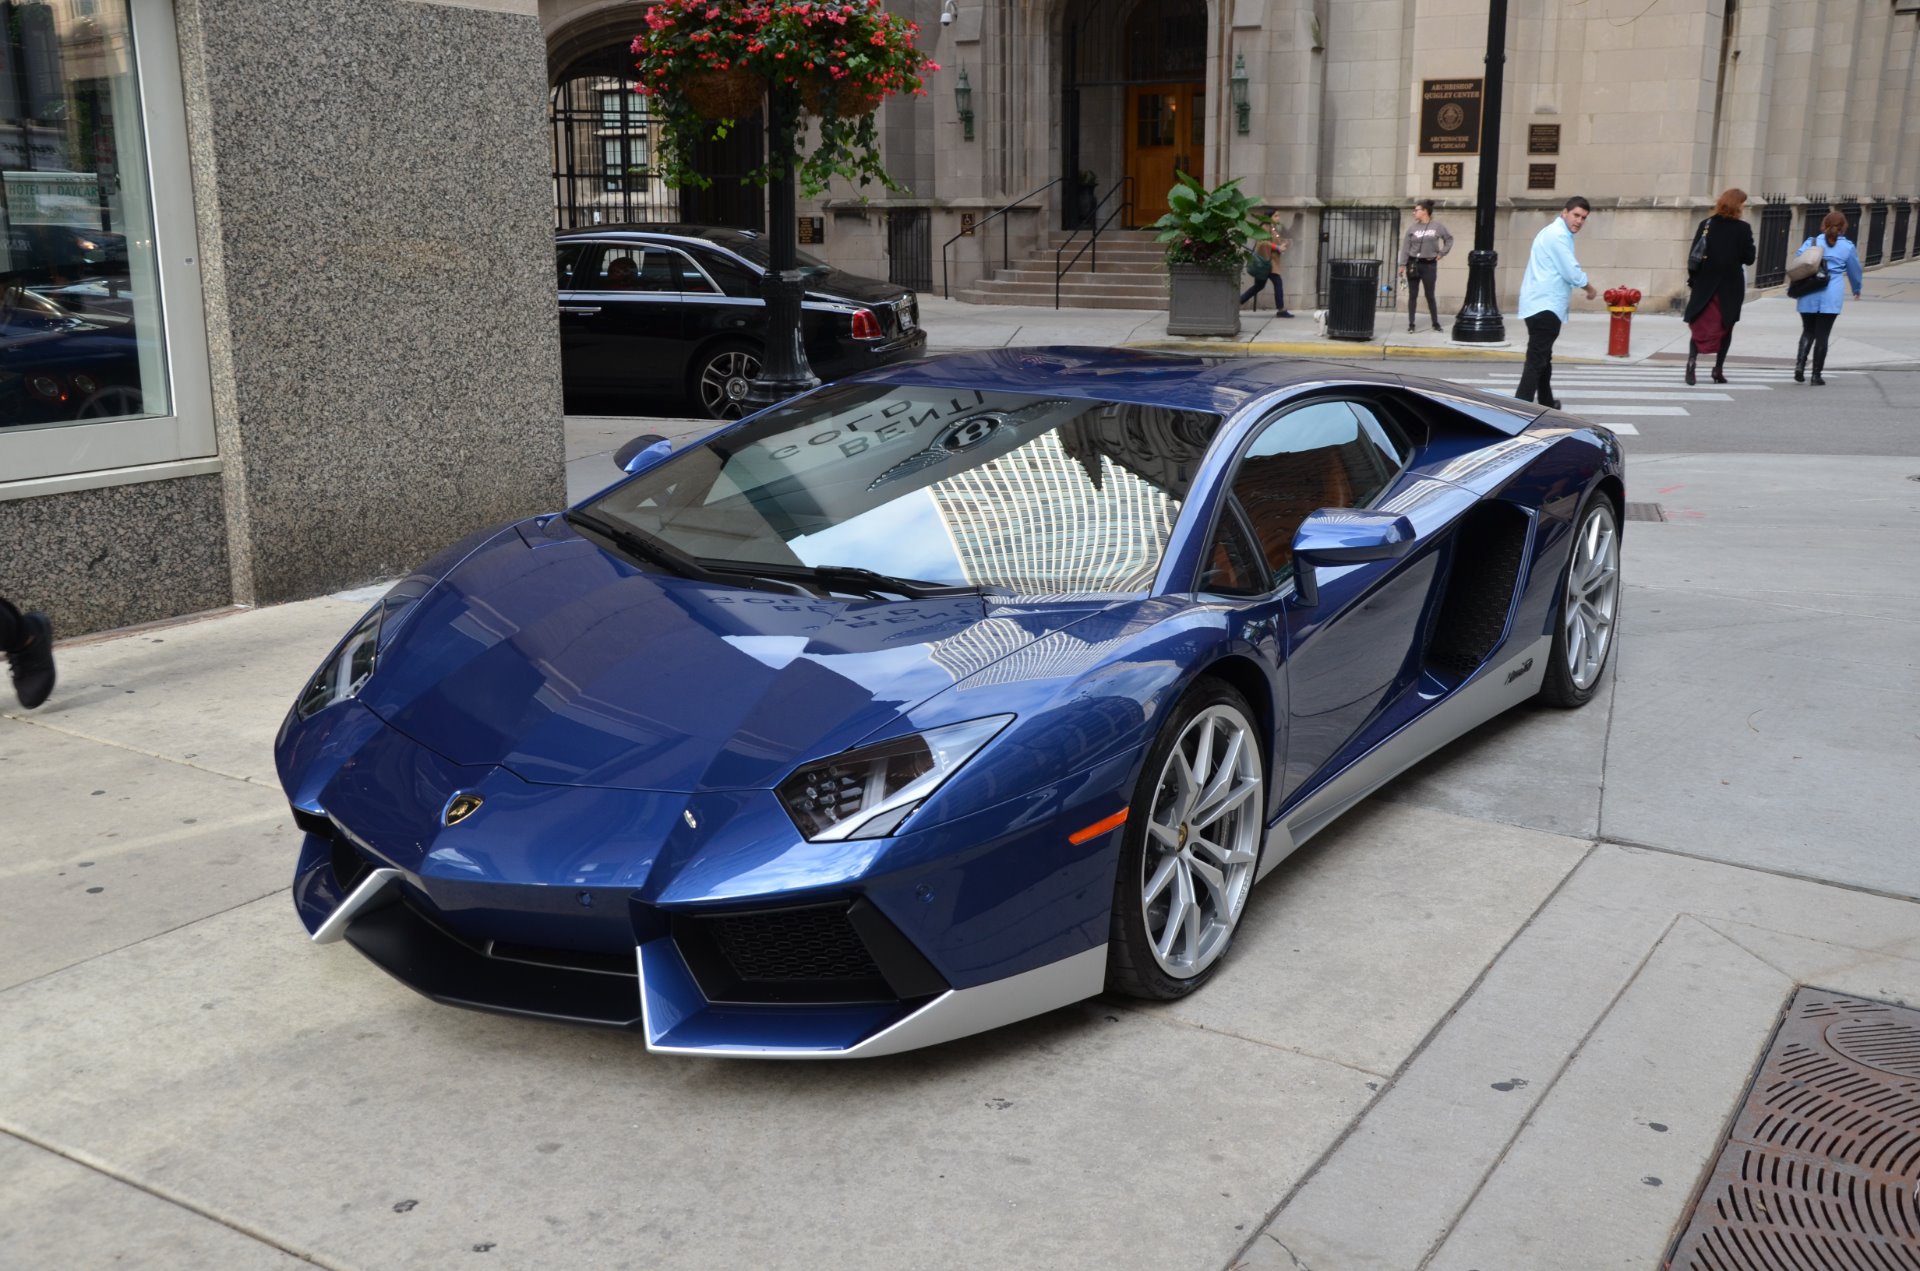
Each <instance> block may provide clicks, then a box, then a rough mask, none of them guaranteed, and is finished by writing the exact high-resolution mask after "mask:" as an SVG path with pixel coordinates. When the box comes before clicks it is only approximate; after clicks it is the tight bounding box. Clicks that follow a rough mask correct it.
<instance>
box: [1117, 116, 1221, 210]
mask: <svg viewBox="0 0 1920 1271" xmlns="http://www.w3.org/2000/svg"><path fill="white" fill-rule="evenodd" d="M1206 105H1207V89H1206V85H1204V84H1149V85H1134V86H1132V87H1130V88H1128V89H1127V175H1128V176H1130V177H1132V178H1133V209H1134V211H1133V220H1134V224H1136V225H1147V224H1150V223H1152V222H1153V221H1155V220H1157V219H1159V218H1160V217H1161V216H1163V215H1165V214H1166V211H1167V191H1169V190H1171V189H1172V188H1173V186H1174V173H1175V172H1185V173H1189V174H1190V175H1192V176H1193V177H1194V179H1195V180H1198V181H1205V180H1206V172H1205V171H1204V170H1203V169H1204V167H1205V162H1206V158H1205V156H1206V135H1207V124H1206Z"/></svg>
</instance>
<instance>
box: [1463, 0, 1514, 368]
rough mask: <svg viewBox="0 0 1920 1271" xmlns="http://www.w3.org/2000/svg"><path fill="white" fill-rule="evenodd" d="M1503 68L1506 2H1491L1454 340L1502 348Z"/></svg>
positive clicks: (1504, 59) (1505, 42)
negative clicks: (1497, 215)
mask: <svg viewBox="0 0 1920 1271" xmlns="http://www.w3.org/2000/svg"><path fill="white" fill-rule="evenodd" d="M1506 63H1507V0H1489V3H1488V6H1487V82H1486V89H1485V91H1486V96H1485V97H1484V98H1483V99H1482V102H1481V108H1480V189H1479V193H1478V195H1477V196H1476V197H1477V198H1478V200H1479V206H1478V207H1477V208H1475V210H1474V217H1473V250H1472V251H1470V252H1468V253H1467V298H1466V301H1465V303H1463V304H1462V305H1461V306H1460V312H1459V313H1457V314H1455V315H1454V319H1453V338H1454V339H1455V340H1458V341H1459V342H1461V343H1462V344H1504V343H1505V342H1506V339H1507V327H1506V323H1505V322H1504V321H1503V320H1502V319H1501V317H1500V293H1499V291H1498V290H1497V288H1496V287H1495V285H1494V268H1495V267H1496V266H1497V265H1499V263H1500V253H1498V252H1496V251H1494V250H1493V214H1494V210H1495V209H1494V203H1495V201H1496V200H1497V199H1498V197H1499V193H1500V88H1501V81H1502V79H1503V78H1504V76H1505V73H1506Z"/></svg>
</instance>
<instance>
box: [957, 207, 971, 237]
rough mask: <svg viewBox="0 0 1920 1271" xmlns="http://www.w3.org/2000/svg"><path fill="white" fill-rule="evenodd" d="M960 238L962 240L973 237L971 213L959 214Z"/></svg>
mask: <svg viewBox="0 0 1920 1271" xmlns="http://www.w3.org/2000/svg"><path fill="white" fill-rule="evenodd" d="M960 237H962V238H972V237H973V213H972V212H962V213H960Z"/></svg>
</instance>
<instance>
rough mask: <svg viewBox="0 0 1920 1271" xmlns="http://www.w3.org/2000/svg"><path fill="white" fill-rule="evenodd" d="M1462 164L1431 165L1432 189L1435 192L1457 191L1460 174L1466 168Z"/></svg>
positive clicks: (1444, 163) (1442, 163)
mask: <svg viewBox="0 0 1920 1271" xmlns="http://www.w3.org/2000/svg"><path fill="white" fill-rule="evenodd" d="M1466 166H1467V165H1466V164H1464V163H1458V162H1453V163H1447V162H1441V163H1436V164H1434V165H1433V188H1434V189H1436V190H1458V189H1459V188H1461V187H1460V174H1461V172H1462V171H1463V170H1464V169H1465V168H1466Z"/></svg>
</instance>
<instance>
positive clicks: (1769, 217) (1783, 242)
mask: <svg viewBox="0 0 1920 1271" xmlns="http://www.w3.org/2000/svg"><path fill="white" fill-rule="evenodd" d="M1761 197H1762V198H1764V199H1766V201H1767V202H1766V206H1764V207H1762V208H1761V209H1760V241H1759V243H1758V244H1757V245H1756V247H1757V255H1756V257H1755V260H1754V266H1753V285H1754V286H1756V287H1778V286H1779V285H1780V284H1781V283H1783V282H1785V281H1786V280H1787V248H1788V246H1789V244H1788V242H1787V240H1788V239H1789V238H1790V237H1792V235H1793V209H1792V208H1790V207H1788V206H1787V200H1786V196H1785V195H1783V194H1766V195H1762V196H1761Z"/></svg>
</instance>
